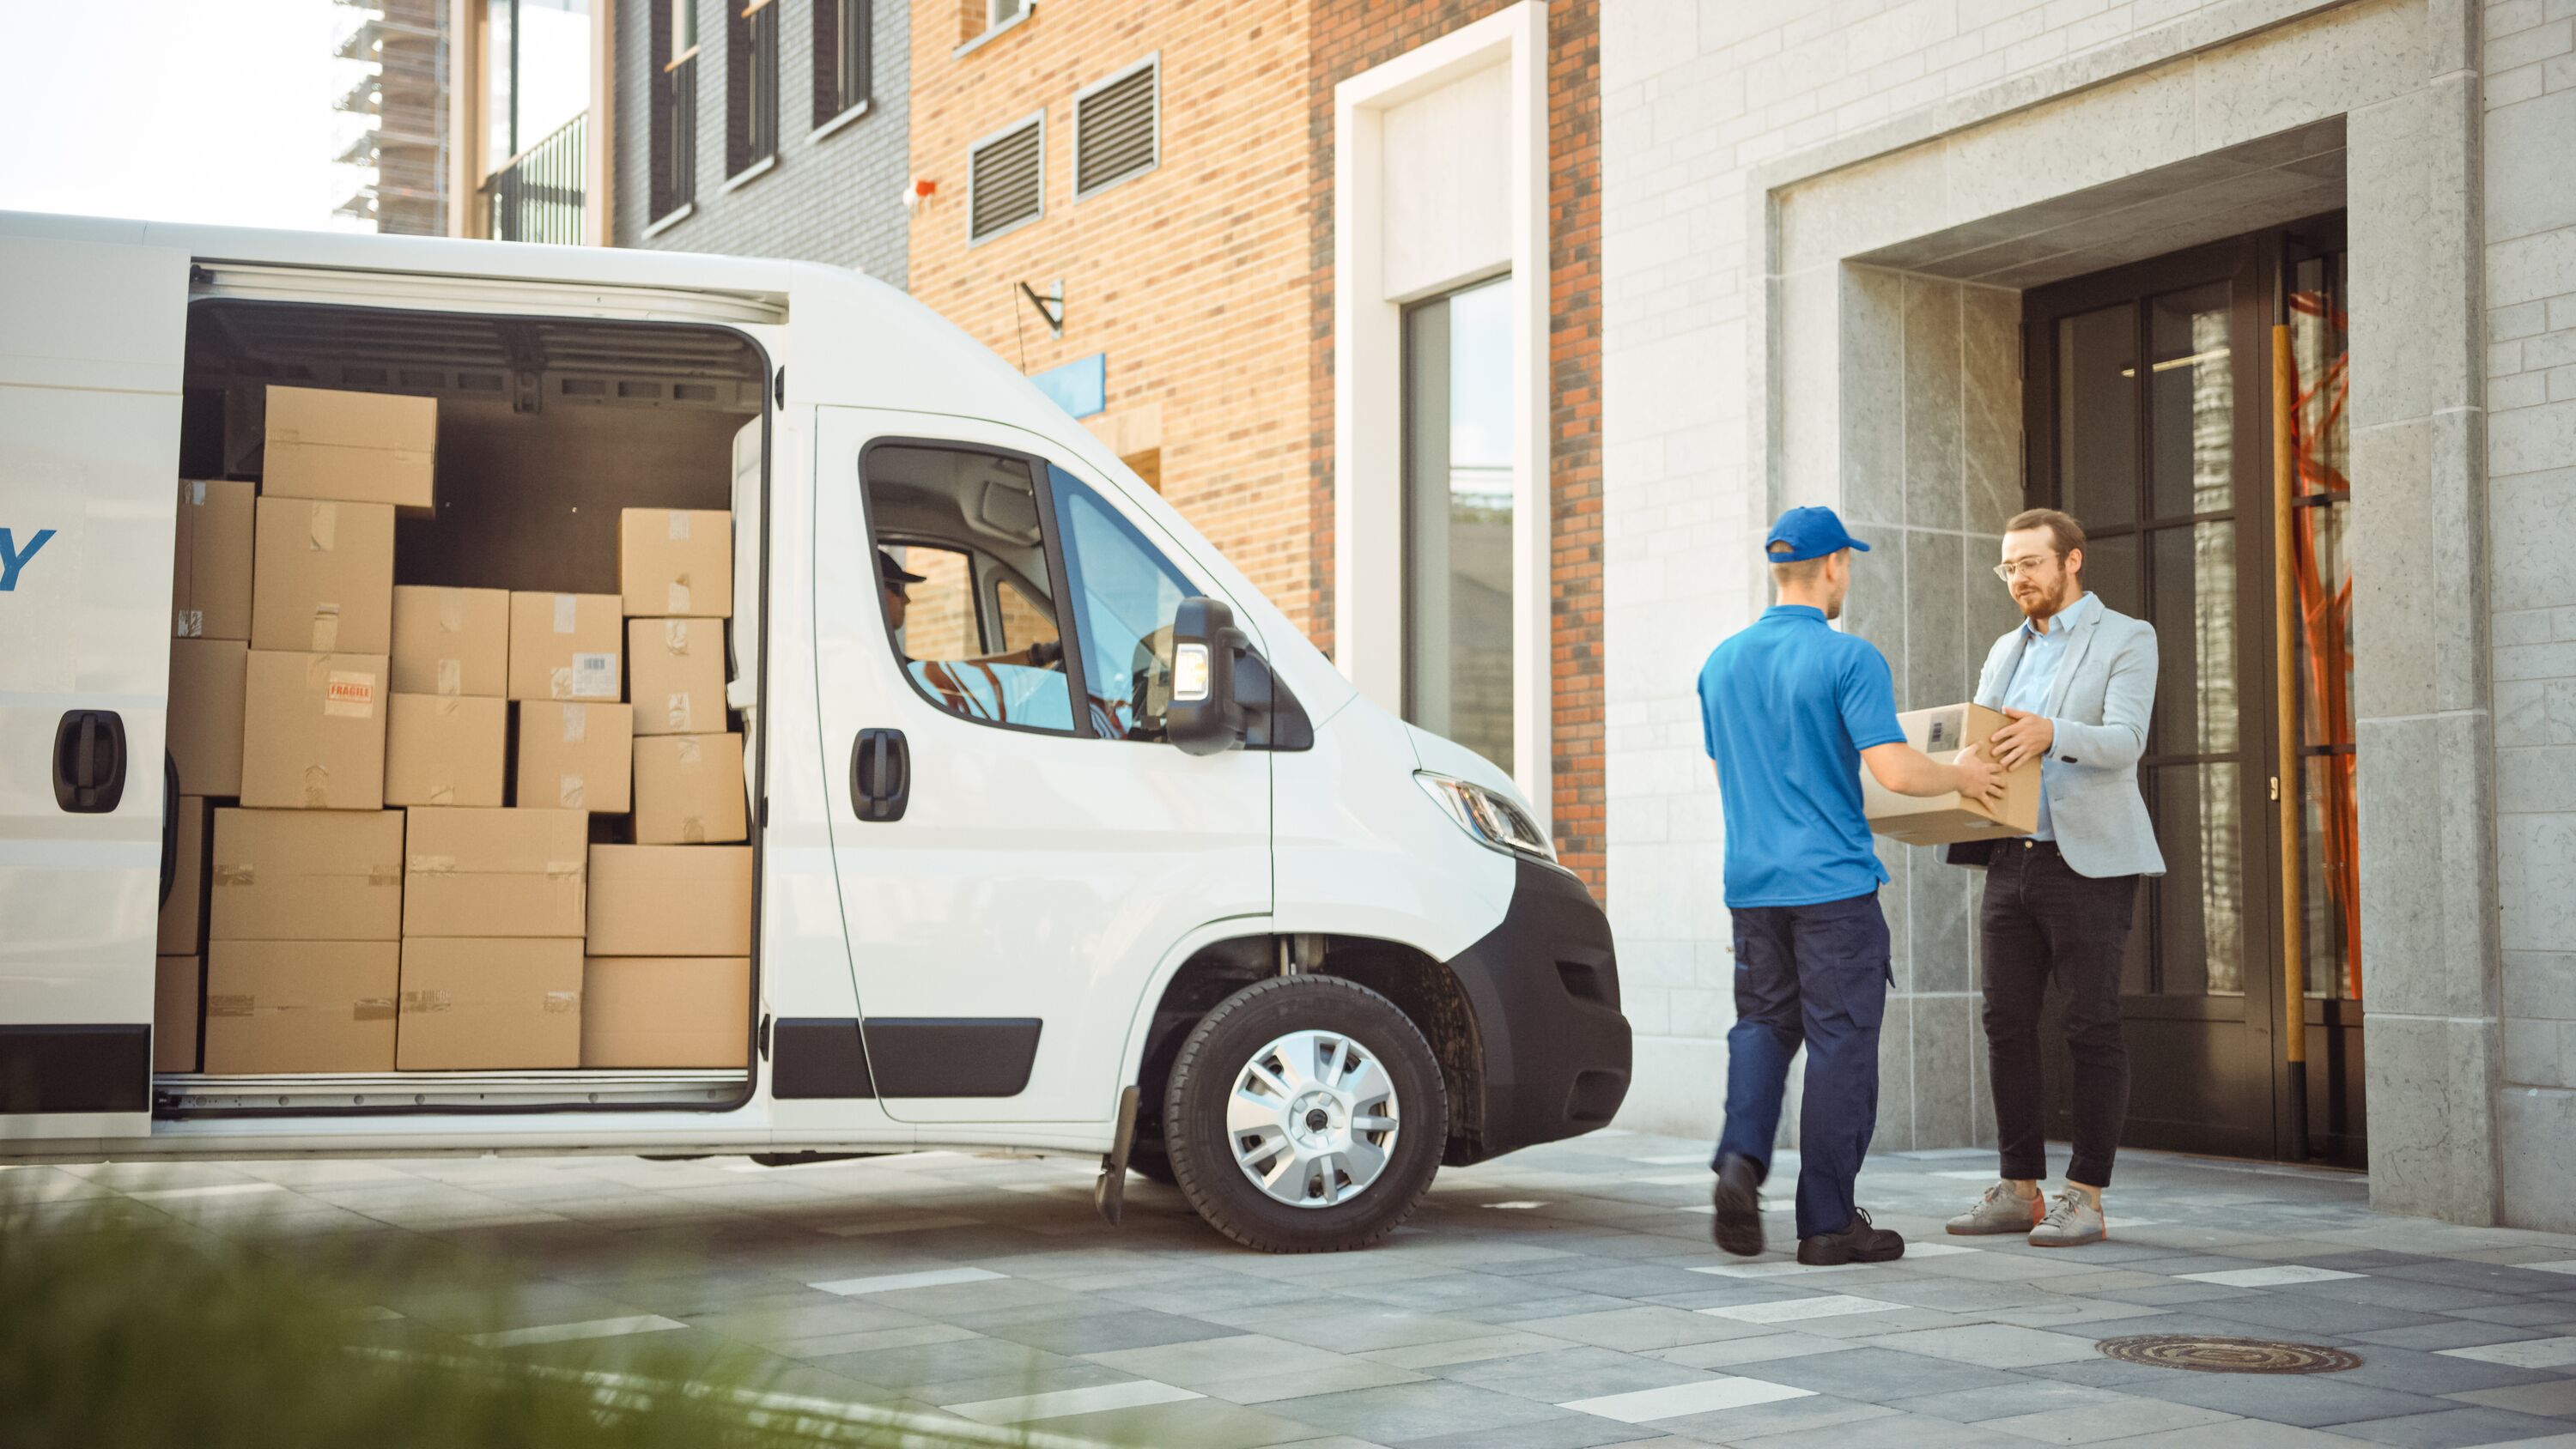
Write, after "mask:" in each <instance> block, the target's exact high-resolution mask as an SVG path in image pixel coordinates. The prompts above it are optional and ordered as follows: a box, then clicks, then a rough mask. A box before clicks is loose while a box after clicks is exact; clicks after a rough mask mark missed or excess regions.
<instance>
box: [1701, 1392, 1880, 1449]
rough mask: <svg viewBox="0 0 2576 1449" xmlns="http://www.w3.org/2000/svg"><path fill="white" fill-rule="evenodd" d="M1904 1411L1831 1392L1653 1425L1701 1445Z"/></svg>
mask: <svg viewBox="0 0 2576 1449" xmlns="http://www.w3.org/2000/svg"><path fill="white" fill-rule="evenodd" d="M1902 1412H1903V1411H1902V1410H1898V1409H1892V1408H1890V1407H1888V1406H1887V1405H1885V1404H1864V1403H1861V1402H1859V1401H1858V1400H1854V1399H1843V1398H1836V1397H1835V1396H1833V1395H1831V1394H1814V1395H1810V1396H1808V1397H1806V1398H1803V1399H1779V1400H1775V1401H1774V1402H1771V1403H1768V1404H1747V1405H1745V1406H1744V1407H1742V1408H1740V1409H1723V1410H1720V1411H1718V1412H1716V1413H1713V1414H1693V1415H1690V1416H1688V1417H1684V1418H1678V1419H1658V1420H1656V1421H1655V1425H1654V1427H1656V1428H1658V1429H1661V1430H1663V1431H1665V1432H1666V1433H1669V1434H1673V1435H1677V1436H1679V1437H1681V1438H1684V1439H1689V1440H1694V1441H1697V1442H1699V1443H1703V1444H1769V1443H1771V1442H1772V1441H1773V1440H1774V1439H1775V1438H1776V1437H1778V1436H1780V1435H1783V1434H1797V1433H1805V1432H1811V1431H1814V1430H1820V1429H1832V1428H1838V1427H1843V1426H1848V1425H1856V1424H1862V1423H1866V1422H1868V1421H1869V1420H1872V1419H1888V1418H1894V1417H1897V1416H1898V1415H1899V1414H1901V1413H1902Z"/></svg>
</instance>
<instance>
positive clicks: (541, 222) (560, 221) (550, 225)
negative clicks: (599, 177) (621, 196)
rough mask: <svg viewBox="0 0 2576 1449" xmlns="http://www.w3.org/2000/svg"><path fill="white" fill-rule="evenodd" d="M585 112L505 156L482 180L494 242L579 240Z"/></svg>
mask: <svg viewBox="0 0 2576 1449" xmlns="http://www.w3.org/2000/svg"><path fill="white" fill-rule="evenodd" d="M589 120H590V113H589V112H587V111H585V112H583V113H581V114H580V115H577V116H574V117H573V118H572V119H571V120H569V121H566V122H564V123H563V124H562V125H560V126H558V127H556V128H555V130H554V133H553V134H552V135H549V136H547V137H546V138H545V139H544V140H542V141H539V142H538V143H537V144H535V145H533V146H530V147H529V148H528V149H526V150H525V151H522V152H520V153H519V154H518V155H516V156H513V157H511V158H510V164H508V165H506V166H504V167H502V168H501V169H500V170H498V171H495V172H493V173H492V179H491V180H489V181H486V182H485V183H483V194H484V196H485V197H486V198H487V199H488V200H489V201H490V203H491V207H492V239H493V240H494V241H524V242H551V243H554V244H555V245H557V246H579V245H581V243H582V225H581V222H582V201H583V197H582V171H583V169H584V167H585V165H586V163H587V162H588V160H589V152H588V147H587V146H586V145H584V141H583V138H584V137H585V136H586V135H587V134H588V132H589V125H588V123H589Z"/></svg>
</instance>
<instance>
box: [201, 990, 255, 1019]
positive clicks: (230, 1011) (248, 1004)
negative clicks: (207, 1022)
mask: <svg viewBox="0 0 2576 1449" xmlns="http://www.w3.org/2000/svg"><path fill="white" fill-rule="evenodd" d="M258 1006H259V998H258V997H256V996H252V995H249V994H247V993H244V994H240V995H235V994H233V993H231V992H224V993H221V994H217V993H213V992H209V993H207V996H206V1015H208V1016H248V1015H250V1014H251V1012H252V1011H254V1010H256V1009H257V1008H258Z"/></svg>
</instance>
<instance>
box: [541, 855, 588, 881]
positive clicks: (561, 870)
mask: <svg viewBox="0 0 2576 1449" xmlns="http://www.w3.org/2000/svg"><path fill="white" fill-rule="evenodd" d="M581 864H582V863H581V862H580V861H578V860H550V861H547V862H546V879H548V880H579V879H581Z"/></svg>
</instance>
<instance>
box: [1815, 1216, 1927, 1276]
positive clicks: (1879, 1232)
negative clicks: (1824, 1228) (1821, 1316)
mask: <svg viewBox="0 0 2576 1449" xmlns="http://www.w3.org/2000/svg"><path fill="white" fill-rule="evenodd" d="M1904 1256H1905V1239H1904V1238H1903V1237H1902V1236H1900V1235H1899V1234H1897V1233H1895V1232H1893V1231H1891V1230H1890V1229H1887V1228H1881V1227H1874V1226H1872V1225H1871V1223H1870V1220H1869V1214H1867V1213H1865V1212H1859V1211H1855V1212H1854V1213H1853V1214H1852V1220H1851V1226H1849V1227H1847V1228H1845V1229H1843V1230H1842V1231H1841V1232H1839V1233H1818V1234H1816V1235H1815V1236H1814V1237H1812V1238H1804V1239H1801V1240H1800V1241H1799V1243H1798V1261H1799V1262H1801V1263H1804V1264H1806V1265H1807V1266H1808V1267H1810V1268H1832V1267H1836V1266H1839V1265H1841V1264H1844V1263H1886V1262H1892V1261H1894V1260H1895V1259H1898V1258H1902V1257H1904Z"/></svg>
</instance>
